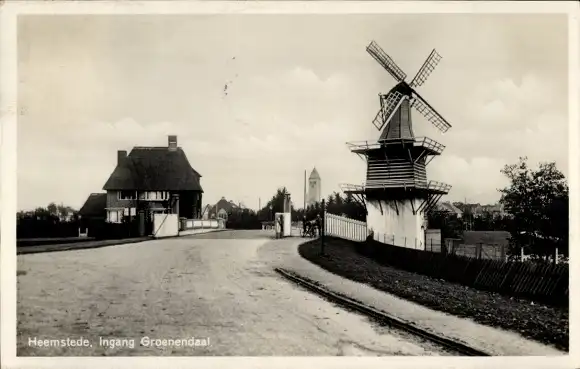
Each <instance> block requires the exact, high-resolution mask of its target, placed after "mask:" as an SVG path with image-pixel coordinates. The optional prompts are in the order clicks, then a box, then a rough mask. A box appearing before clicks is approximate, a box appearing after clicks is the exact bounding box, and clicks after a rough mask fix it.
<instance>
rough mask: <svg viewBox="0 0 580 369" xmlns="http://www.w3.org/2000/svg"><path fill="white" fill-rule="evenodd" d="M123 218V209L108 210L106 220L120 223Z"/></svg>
mask: <svg viewBox="0 0 580 369" xmlns="http://www.w3.org/2000/svg"><path fill="white" fill-rule="evenodd" d="M122 219H123V210H118V209H117V210H108V211H107V221H108V222H109V223H121V220H122Z"/></svg>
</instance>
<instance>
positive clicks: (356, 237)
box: [324, 213, 369, 242]
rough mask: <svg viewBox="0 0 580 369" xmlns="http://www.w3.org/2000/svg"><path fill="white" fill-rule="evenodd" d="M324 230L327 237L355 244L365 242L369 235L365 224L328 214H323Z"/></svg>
mask: <svg viewBox="0 0 580 369" xmlns="http://www.w3.org/2000/svg"><path fill="white" fill-rule="evenodd" d="M324 230H325V234H326V235H328V236H334V237H338V238H344V239H346V240H350V241H357V242H363V241H366V239H367V237H368V235H369V233H368V230H367V224H366V223H365V222H361V221H358V220H354V219H350V218H347V217H343V216H340V215H335V214H329V213H325V214H324Z"/></svg>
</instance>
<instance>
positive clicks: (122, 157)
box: [117, 150, 127, 165]
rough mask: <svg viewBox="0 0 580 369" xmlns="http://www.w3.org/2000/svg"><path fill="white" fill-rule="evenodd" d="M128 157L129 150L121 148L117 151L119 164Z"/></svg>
mask: <svg viewBox="0 0 580 369" xmlns="http://www.w3.org/2000/svg"><path fill="white" fill-rule="evenodd" d="M126 158H127V151H125V150H119V151H117V165H121V164H122V163H123V161H125V159H126Z"/></svg>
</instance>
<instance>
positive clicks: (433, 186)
mask: <svg viewBox="0 0 580 369" xmlns="http://www.w3.org/2000/svg"><path fill="white" fill-rule="evenodd" d="M351 186H354V185H351ZM401 187H403V188H405V187H407V188H419V189H426V190H431V191H436V192H442V193H447V192H449V190H450V189H451V185H448V184H446V183H442V182H437V181H429V182H426V181H421V180H414V181H405V180H400V179H393V180H376V181H365V182H363V184H362V186H360V187H359V188H357V190H358V191H360V190H364V189H372V188H375V189H376V188H401Z"/></svg>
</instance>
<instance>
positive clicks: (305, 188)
mask: <svg viewBox="0 0 580 369" xmlns="http://www.w3.org/2000/svg"><path fill="white" fill-rule="evenodd" d="M304 212H306V170H305V171H304Z"/></svg>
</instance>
